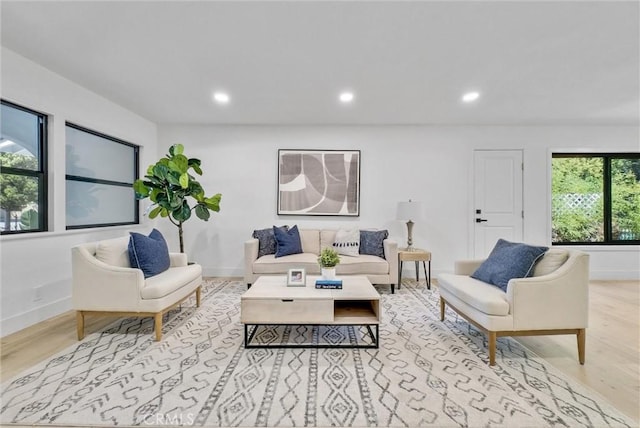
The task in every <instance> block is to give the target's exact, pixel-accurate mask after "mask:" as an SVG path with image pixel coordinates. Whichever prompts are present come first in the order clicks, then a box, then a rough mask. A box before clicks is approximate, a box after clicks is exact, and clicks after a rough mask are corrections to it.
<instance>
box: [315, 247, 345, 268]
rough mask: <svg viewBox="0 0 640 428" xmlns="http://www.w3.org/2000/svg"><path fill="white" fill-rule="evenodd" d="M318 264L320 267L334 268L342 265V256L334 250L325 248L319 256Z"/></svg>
mask: <svg viewBox="0 0 640 428" xmlns="http://www.w3.org/2000/svg"><path fill="white" fill-rule="evenodd" d="M318 263H319V264H320V267H323V268H332V267H335V266H336V265H337V264H338V263H340V256H339V255H338V252H337V251H336V250H334V249H333V248H329V247H325V248H323V249H322V251H320V255H319V256H318Z"/></svg>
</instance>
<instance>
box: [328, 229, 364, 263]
mask: <svg viewBox="0 0 640 428" xmlns="http://www.w3.org/2000/svg"><path fill="white" fill-rule="evenodd" d="M333 249H334V250H336V251H337V252H338V254H340V255H343V256H355V257H357V256H358V255H360V230H359V229H353V230H345V229H339V230H338V231H337V232H336V237H335V239H334V240H333Z"/></svg>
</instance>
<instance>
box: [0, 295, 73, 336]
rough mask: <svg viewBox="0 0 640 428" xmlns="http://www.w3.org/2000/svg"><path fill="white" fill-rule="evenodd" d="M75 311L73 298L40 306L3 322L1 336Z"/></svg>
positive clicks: (0, 326)
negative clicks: (72, 310)
mask: <svg viewBox="0 0 640 428" xmlns="http://www.w3.org/2000/svg"><path fill="white" fill-rule="evenodd" d="M71 309H73V304H72V302H71V296H68V297H65V298H62V299H59V300H56V301H54V302H51V303H47V304H46V305H42V306H38V307H37V308H34V309H31V310H30V311H27V312H23V313H21V314H18V315H14V316H12V317H11V318H7V319H4V320H2V324H1V325H0V336H1V337H4V336H6V335H9V334H11V333H15V332H16V331H20V330H22V329H24V328H27V327H29V326H32V325H34V324H37V323H39V322H41V321H45V320H47V319H49V318H52V317H55V316H56V315H60V314H63V313H65V312H67V311H70V310H71Z"/></svg>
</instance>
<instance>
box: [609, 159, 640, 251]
mask: <svg viewBox="0 0 640 428" xmlns="http://www.w3.org/2000/svg"><path fill="white" fill-rule="evenodd" d="M611 233H612V237H613V239H614V240H616V241H633V240H639V239H640V159H611Z"/></svg>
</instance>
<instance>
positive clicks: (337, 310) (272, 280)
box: [240, 275, 380, 348]
mask: <svg viewBox="0 0 640 428" xmlns="http://www.w3.org/2000/svg"><path fill="white" fill-rule="evenodd" d="M318 278H319V277H318V276H307V279H306V285H305V286H304V287H288V286H287V278H286V276H261V277H259V278H258V279H257V280H256V282H255V283H254V284H253V285H252V286H251V288H250V289H248V290H247V291H246V292H245V293H244V294H243V295H242V297H241V298H240V322H242V323H243V324H244V346H245V348H315V347H318V348H333V347H346V348H378V347H379V326H380V294H379V293H378V291H377V290H376V289H375V288H374V287H373V285H371V282H369V279H367V277H366V276H359V275H354V276H344V277H342V278H341V279H342V289H339V290H325V289H316V288H315V283H316V279H318ZM263 325H347V326H349V325H357V326H365V327H366V328H367V331H368V333H369V336H370V337H371V340H372V343H371V344H370V345H369V344H345V345H333V344H308V343H304V344H297V343H293V344H289V343H278V344H274V345H271V344H267V345H264V344H252V343H251V342H252V340H253V338H254V336H255V334H256V332H257V330H258V328H259V327H260V326H263ZM251 327H253V328H251ZM372 327H373V328H374V329H375V334H374V332H373V330H372Z"/></svg>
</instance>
